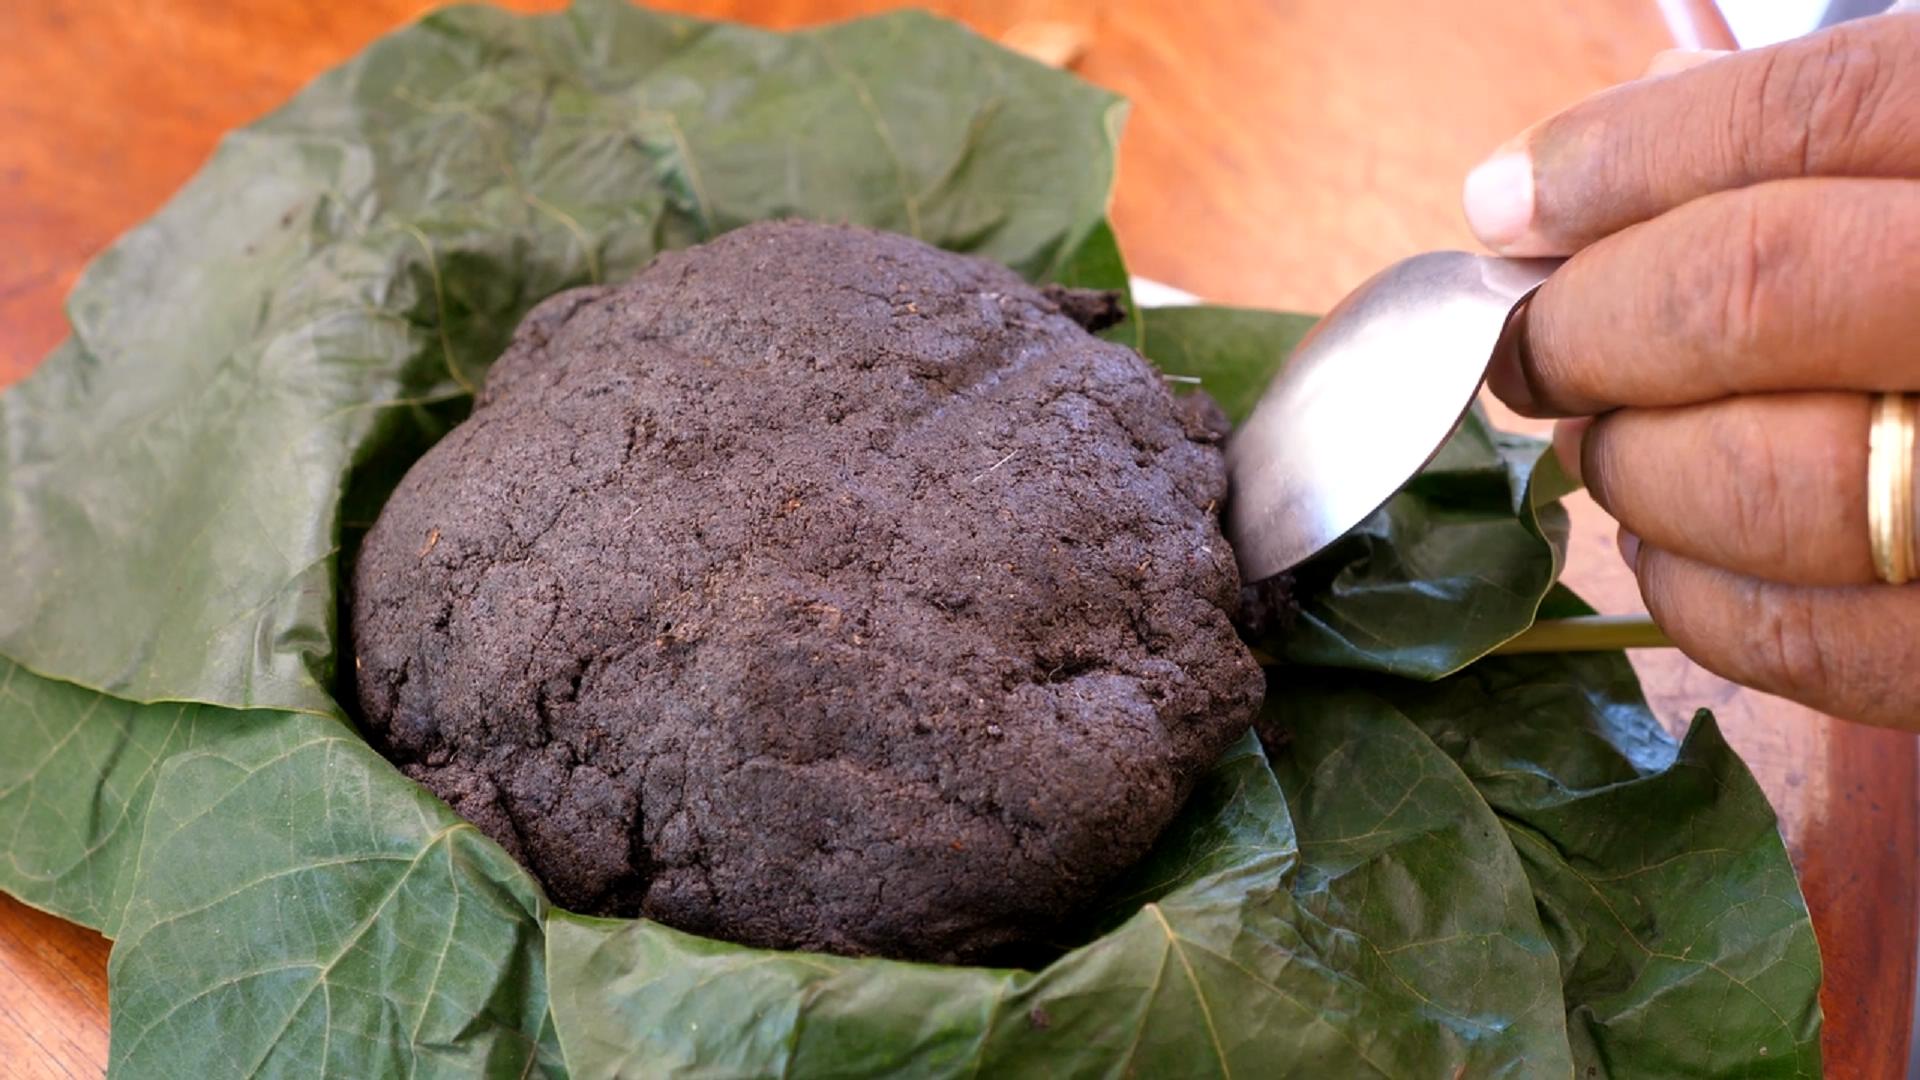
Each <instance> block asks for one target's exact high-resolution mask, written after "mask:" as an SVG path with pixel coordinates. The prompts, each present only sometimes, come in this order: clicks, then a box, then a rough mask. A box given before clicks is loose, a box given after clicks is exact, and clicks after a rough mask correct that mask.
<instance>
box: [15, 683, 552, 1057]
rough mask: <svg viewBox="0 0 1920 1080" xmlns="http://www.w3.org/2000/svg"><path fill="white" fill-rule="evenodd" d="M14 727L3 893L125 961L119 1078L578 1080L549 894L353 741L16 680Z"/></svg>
mask: <svg viewBox="0 0 1920 1080" xmlns="http://www.w3.org/2000/svg"><path fill="white" fill-rule="evenodd" d="M0 724H4V725H5V729H6V730H7V731H8V733H9V748H10V753H9V756H8V757H7V758H6V759H5V761H4V762H0V821H4V822H5V823H6V824H7V830H6V835H7V836H8V837H9V840H8V842H7V845H6V848H5V851H6V856H7V857H6V858H5V860H4V861H0V887H4V888H5V889H6V890H7V891H9V892H11V893H14V894H15V895H16V896H19V897H21V898H22V899H25V900H27V901H29V902H31V903H34V904H36V905H38V906H41V907H44V908H46V909H48V910H51V911H53V912H55V913H57V914H60V915H63V916H66V917H68V918H72V919H76V920H79V921H81V922H84V923H86V924H87V925H90V926H95V927H98V928H101V929H102V930H104V931H105V932H106V933H108V934H109V935H110V936H113V937H115V938H116V939H117V940H116V942H115V945H114V949H113V954H112V958H111V962H110V965H109V979H110V984H111V986H112V1000H113V1013H112V1048H111V1053H112V1069H113V1071H114V1072H116V1073H119V1074H123V1075H128V1076H141V1077H144V1076H236V1075H257V1074H270V1075H278V1074H300V1075H313V1074H319V1073H323V1072H324V1073H327V1074H330V1075H338V1076H384V1075H416V1076H463V1077H464V1076H479V1075H484V1076H501V1077H520V1076H525V1075H528V1074H529V1073H531V1072H540V1073H543V1074H551V1075H562V1074H564V1071H565V1070H564V1066H563V1065H562V1063H561V1060H560V1057H559V1048H558V1044H557V1043H556V1042H555V1041H554V1038H553V1034H552V1031H551V1028H550V1025H549V1021H548V1012H547V1001H546V979H545V970H544V962H543V957H542V945H543V939H542V935H541V917H542V915H543V909H544V906H545V904H544V901H543V900H542V899H541V896H540V892H539V888H538V886H536V885H535V884H534V883H533V881H532V879H531V878H529V877H528V876H527V874H526V872H525V871H523V870H521V869H520V868H519V867H518V866H516V865H515V864H514V863H513V861H512V859H510V858H508V856H507V855H506V853H505V852H503V851H501V850H500V849H499V848H498V847H496V846H495V845H494V844H493V843H492V841H489V840H486V839H485V838H483V837H481V836H480V835H479V834H478V833H477V832H476V831H475V830H474V828H473V826H471V825H468V824H466V823H465V822H463V821H461V820H460V819H459V818H457V817H455V816H454V814H453V813H452V812H451V811H450V810H448V809H447V808H446V807H445V806H444V805H443V804H441V803H440V802H439V800H437V799H435V798H433V796H431V795H429V794H428V793H427V792H425V791H424V790H422V789H421V788H419V787H418V786H416V785H415V784H413V783H412V782H411V781H408V780H407V779H405V778H404V777H402V776H401V775H400V774H399V773H398V772H396V771H395V770H394V768H393V767H392V766H391V765H389V764H387V762H386V761H384V760H383V759H381V758H380V756H379V755H377V754H375V753H374V752H373V751H372V750H371V749H370V748H369V747H368V746H367V745H366V743H365V742H363V741H362V740H361V739H360V738H359V737H358V736H357V735H355V734H354V732H353V731H352V730H351V729H350V728H348V727H346V726H345V725H344V724H342V723H341V722H340V721H338V720H331V719H325V718H321V717H315V716H308V715H304V714H299V713H290V712H268V711H257V712H252V713H239V712H233V711H229V710H225V709H218V708H213V707H209V706H194V705H186V706H183V705H177V704H161V705H129V704H127V703H125V702H119V701H115V700H114V699H112V698H107V697H103V696H101V695H100V694H98V693H95V692H93V691H88V690H84V689H81V688H79V687H75V686H72V685H70V684H65V683H59V682H55V681H52V680H48V679H42V678H40V677H39V676H36V675H33V674H31V673H29V672H27V671H26V670H25V669H23V668H20V667H19V666H17V665H14V664H10V663H6V664H0ZM15 751H17V753H16V752H15Z"/></svg>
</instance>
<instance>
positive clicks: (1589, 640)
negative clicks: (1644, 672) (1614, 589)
mask: <svg viewBox="0 0 1920 1080" xmlns="http://www.w3.org/2000/svg"><path fill="white" fill-rule="evenodd" d="M1672 646H1673V641H1672V640H1671V639H1669V638H1668V637H1667V634H1666V631H1664V630H1662V629H1660V628H1659V627H1658V626H1655V625H1654V623H1653V620H1652V619H1651V618H1649V617H1647V616H1645V615H1578V616H1574V617H1571V618H1566V619H1542V620H1540V621H1539V622H1536V623H1534V624H1533V625H1532V626H1529V627H1527V629H1526V630H1524V631H1522V632H1521V633H1520V635H1519V636H1518V637H1516V638H1514V639H1513V640H1511V641H1509V642H1507V643H1506V644H1504V645H1501V646H1500V647H1499V648H1497V649H1494V650H1493V651H1494V654H1495V655H1496V656H1505V655H1511V654H1514V653H1543V652H1610V651H1612V650H1614V649H1666V648H1671V647H1672Z"/></svg>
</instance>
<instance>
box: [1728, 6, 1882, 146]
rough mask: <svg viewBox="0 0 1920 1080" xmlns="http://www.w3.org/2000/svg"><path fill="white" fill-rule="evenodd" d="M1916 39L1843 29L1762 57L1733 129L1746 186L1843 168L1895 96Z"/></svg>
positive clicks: (1737, 108) (1741, 100)
mask: <svg viewBox="0 0 1920 1080" xmlns="http://www.w3.org/2000/svg"><path fill="white" fill-rule="evenodd" d="M1911 37H1912V35H1911V34H1905V33H1899V32H1895V33H1887V32H1883V31H1882V30H1881V29H1880V28H1877V27H1866V28H1863V27H1859V26H1841V27H1838V28H1836V29H1833V30H1830V31H1828V32H1826V33H1823V34H1818V35H1815V36H1812V37H1809V38H1806V39H1804V40H1802V41H1799V42H1794V43H1791V44H1789V45H1785V46H1780V47H1776V48H1774V49H1770V50H1767V51H1766V53H1765V55H1764V56H1762V57H1759V58H1757V62H1756V63H1755V65H1754V68H1753V71H1752V74H1751V75H1750V77H1749V78H1750V83H1749V85H1748V86H1747V87H1745V88H1743V89H1744V90H1745V92H1744V93H1740V94H1738V95H1737V96H1736V97H1735V99H1734V103H1733V107H1734V109H1735V118H1734V121H1733V123H1731V124H1730V125H1729V131H1730V133H1731V138H1733V139H1734V141H1735V142H1736V144H1737V152H1738V154H1739V155H1740V157H1741V158H1743V159H1744V164H1745V166H1746V172H1747V180H1748V181H1749V182H1752V181H1758V180H1768V179H1778V178H1781V177H1785V176H1813V175H1820V174H1822V173H1826V172H1829V171H1833V170H1836V169H1840V170H1844V169H1845V167H1846V165H1845V163H1846V162H1848V161H1849V160H1850V159H1852V158H1854V157H1856V156H1857V150H1858V148H1859V146H1860V145H1861V141H1862V140H1863V139H1865V138H1867V137H1868V136H1869V133H1870V132H1872V131H1873V130H1875V128H1876V126H1877V124H1878V122H1879V120H1880V118H1881V117H1882V116H1883V115H1884V114H1885V112H1886V110H1887V109H1888V108H1889V106H1890V104H1891V103H1892V102H1893V101H1894V100H1895V98H1896V97H1897V91H1896V86H1897V82H1898V80H1899V78H1900V75H1901V71H1900V68H1901V67H1902V66H1903V65H1902V64H1901V63H1900V60H1901V56H1902V55H1903V54H1904V53H1906V52H1909V51H1911V49H1910V48H1909V47H1908V46H1909V45H1910V44H1911V43H1910V42H1909V41H1908V40H1907V39H1908V38H1911Z"/></svg>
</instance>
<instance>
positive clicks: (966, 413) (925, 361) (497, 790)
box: [353, 222, 1262, 961]
mask: <svg viewBox="0 0 1920 1080" xmlns="http://www.w3.org/2000/svg"><path fill="white" fill-rule="evenodd" d="M1063 303H1065V304H1066V306H1068V307H1069V308H1071V309H1073V310H1076V311H1080V312H1091V313H1094V314H1093V315H1091V316H1087V317H1092V318H1098V317H1100V316H1099V314H1098V313H1099V312H1102V311H1105V310H1107V309H1106V308H1104V307H1102V305H1101V304H1099V303H1097V302H1090V298H1089V297H1087V296H1084V295H1070V294H1066V293H1061V292H1058V291H1056V292H1054V293H1053V294H1051V296H1050V295H1049V294H1047V293H1043V292H1042V291H1040V290H1037V289H1034V288H1032V287H1030V286H1028V285H1026V284H1024V283H1022V282H1021V281H1020V280H1019V279H1018V278H1017V277H1016V276H1015V275H1013V274H1012V273H1010V272H1008V271H1007V270H1005V269H1003V268H1001V267H998V266H994V265H991V264H989V263H986V262H982V261H979V260H976V259H971V258H966V257H962V256H958V255H953V254H949V253H946V252H942V251H939V250H936V249H934V248H932V247H928V246H927V245H925V244H922V243H919V242H917V241H914V240H910V239H907V238H905V237H900V236H893V235H889V234H886V233H879V232H872V231H869V230H865V229H856V228H843V227H829V226H822V225H813V224H805V223H800V222H785V223H778V224H763V225H754V226H750V227H747V228H743V229H740V230H737V231H735V232H731V233H728V234H726V235H725V236H723V237H721V238H719V239H717V240H715V241H713V242H711V243H709V244H705V245H703V246H701V247H697V248H694V249H691V250H688V251H682V252H677V253H672V254H666V255H662V256H660V257H659V258H658V259H656V260H655V261H654V262H653V264H652V265H650V266H649V267H647V269H645V270H644V271H642V272H641V273H640V274H639V276H637V277H636V278H634V279H633V280H632V281H630V282H628V283H627V284H625V285H620V286H616V287H610V288H589V289H579V290H575V291H573V292H568V293H565V294H562V295H560V296H556V297H554V298H552V299H551V300H548V301H547V302H546V303H544V304H542V305H540V306H539V307H538V308H537V309H535V310H534V312H533V313H532V314H530V315H529V316H528V317H527V319H526V321H525V322H524V323H523V324H522V325H521V327H520V329H519V332H518V334H517V336H516V337H515V339H514V342H513V344H512V346H511V347H510V348H509V349H508V351H507V353H506V355H505V356H503V357H502V358H501V360H500V361H499V363H498V364H497V365H496V366H495V367H494V369H493V371H492V373H491V375H490V376H489V378H488V380H487V385H486V389H485V392H484V393H483V394H482V395H481V398H480V400H479V402H478V403H477V406H476V408H475V410H474V412H473V415H472V417H471V419H469V420H467V421H466V422H465V423H464V424H461V425H460V426H459V427H458V428H457V429H455V430H454V431H453V432H452V433H450V434H449V435H448V436H447V437H446V438H445V439H443V440H442V441H441V442H440V443H439V445H437V446H435V447H434V448H433V450H432V451H431V452H430V453H428V454H427V455H426V456H425V457H423V458H422V459H421V460H420V461H419V463H418V464H416V465H415V466H414V467H413V470H412V471H411V472H410V473H408V474H407V477H406V479H405V481H404V482H403V483H401V485H400V487H399V489H398V490H397V491H396V492H395V493H394V495H393V497H392V499H391V500H390V501H389V502H388V504H387V506H386V508H385V510H384V511H383V512H382V513H381V515H380V520H379V522H378V524H376V525H375V526H374V528H373V530H372V532H371V533H370V534H369V535H368V536H367V539H366V542H365V544H364V546H363V547H362V549H361V553H360V558H359V561H358V564H357V566H356V568H355V573H354V581H353V586H354V593H353V631H354V640H355V647H356V652H357V669H358V682H359V693H360V703H361V707H362V709H363V711H364V720H365V724H366V727H367V729H368V733H369V735H370V736H371V737H372V738H373V739H374V741H375V742H376V743H377V744H378V745H380V746H381V747H383V748H384V749H385V750H386V751H387V753H389V754H390V755H391V756H392V757H393V759H394V760H395V761H396V762H398V763H400V764H401V766H402V767H403V768H404V769H405V770H406V772H407V774H408V775H409V776H412V777H414V778H416V779H418V780H420V781H421V782H422V783H424V784H426V785H427V786H428V787H429V788H431V789H432V790H434V791H435V792H437V793H438V794H440V795H441V796H442V797H443V798H445V799H447V800H448V801H449V802H450V803H451V804H452V805H453V807H454V808H455V809H456V810H458V811H459V812H460V813H461V814H463V815H465V816H466V817H467V818H468V819H470V820H472V821H473V822H474V823H475V824H477V825H478V826H479V827H480V828H481V829H483V830H484V831H485V832H486V833H487V834H488V835H489V836H492V837H493V838H494V839H496V840H498V841H499V842H500V843H501V844H503V845H505V846H506V848H507V849H508V850H509V851H511V852H513V854H514V855H515V856H516V857H517V858H519V859H520V860H521V861H522V862H523V863H525V864H526V865H527V866H529V867H530V868H531V869H532V870H533V871H534V873H535V874H537V875H538V876H539V877H540V879H541V880H542V881H543V882H544V883H545V884H546V886H547V888H548V890H549V892H550V893H551V894H552V896H553V898H554V900H555V901H556V902H557V903H559V904H561V905H562V906H564V907H567V908H570V909H572V910H576V911H583V912H591V913H601V914H620V915H634V914H639V915H645V916H647V917H649V918H653V919H657V920H659V921H661V922H664V923H667V924H669V925H672V926H676V927H679V928H681V929H684V930H689V931H693V932H696V933H701V934H707V935H711V936H714V937H719V938H726V939H729V940H733V941H738V942H744V943H748V944H752V945H757V946H765V947H773V948H791V949H815V950H824V951H828V952H835V953H843V954H852V955H857V954H881V955H886V956H895V957H911V958H922V959H930V960H942V961H968V960H977V959H980V958H983V957H994V956H1005V955H1007V950H1008V949H1009V948H1012V947H1015V946H1019V945H1021V944H1023V943H1030V942H1034V941H1044V940H1047V939H1048V936H1049V935H1050V934H1051V933H1053V932H1054V931H1055V929H1056V927H1057V925H1058V924H1059V923H1060V921H1061V920H1062V919H1063V918H1065V917H1066V916H1068V915H1070V914H1072V913H1073V911H1074V909H1075V908H1076V907H1077V906H1079V905H1081V904H1083V903H1084V902H1086V901H1087V900H1089V899H1090V898H1091V897H1092V896H1093V895H1094V894H1095V893H1096V892H1097V891H1098V890H1099V889H1100V888H1101V887H1102V886H1103V885H1105V884H1106V883H1107V882H1109V881H1110V880H1111V879H1112V878H1113V877H1114V876H1115V874H1116V873H1117V872H1118V871H1120V870H1121V869H1123V868H1124V867H1126V866H1127V865H1128V864H1129V863H1132V862H1133V861H1135V860H1137V859H1138V858H1139V857H1140V856H1141V855H1142V854H1143V853H1144V852H1145V851H1146V849H1147V847H1148V845H1149V844H1151V843H1152V842H1153V840H1154V838H1155V837H1156V836H1157V835H1158V834H1159V833H1160V831H1161V829H1162V828H1163V827H1164V826H1165V825H1166V824H1167V823H1168V821H1169V820H1170V819H1171V818H1172V817H1173V815H1174V813H1175V812H1176V811H1177V810H1178V809H1179V807H1180V805H1181V803H1182V801H1183V800H1184V799H1185V798H1186V796H1187V794H1188V791H1189V788H1190V786H1191V784H1192V782H1193V780H1194V778H1195V777H1196V775H1197V774H1198V773H1200V772H1201V771H1203V770H1205V769H1206V768H1207V767H1208V766H1209V765H1210V764H1211V763H1212V762H1213V761H1214V760H1215V759H1216V758H1218V756H1219V755H1220V754H1221V753H1222V752H1223V751H1224V749H1225V748H1226V747H1227V746H1228V745H1229V744H1230V743H1231V742H1232V741H1233V740H1234V739H1235V738H1236V737H1237V736H1239V735H1240V734H1241V733H1242V732H1243V731H1245V730H1246V729H1247V727H1248V725H1249V724H1250V722H1251V721H1252V719H1253V714H1254V712H1255V710H1256V708H1257V707H1258V704H1259V701H1260V696H1261V692H1262V679H1261V674H1260V671H1259V669H1258V668H1257V667H1256V666H1255V664H1254V661H1253V660H1252V658H1251V657H1250V656H1249V654H1248V652H1247V650H1246V649H1245V648H1244V647H1243V646H1242V645H1241V643H1240V641H1239V640H1238V638H1237V637H1236V636H1235V633H1234V629H1233V626H1232V625H1231V623H1230V621H1229V613H1230V612H1231V611H1232V610H1233V608H1234V605H1235V603H1236V598H1237V591H1238V588H1239V579H1238V575H1237V573H1236V571H1235V568H1234V561H1233V555H1232V552H1231V551H1230V550H1229V549H1228V547H1227V544H1226V542H1225V541H1224V540H1223V539H1222V538H1221V535H1220V530H1219V527H1218V523H1217V519H1216V509H1217V507H1218V504H1219V503H1220V501H1221V500H1222V499H1223V498H1224V497H1225V495H1226V472H1225V465H1224V463H1223V461H1222V458H1221V454H1220V452H1219V449H1218V445H1217V444H1218V441H1219V439H1220V438H1221V436H1222V434H1223V433H1224V430H1225V424H1224V422H1223V420H1222V419H1221V417H1220V415H1219V412H1218V410H1216V409H1214V408H1213V406H1212V405H1211V404H1210V403H1209V402H1207V401H1206V400H1205V399H1203V398H1200V397H1197V396H1195V397H1186V398H1179V399H1176V398H1175V397H1174V396H1173V395H1171V394H1170V393H1168V391H1167V389H1166V387H1165V386H1164V385H1163V384H1162V381H1161V380H1160V379H1159V378H1158V377H1157V375H1156V374H1155V372H1154V371H1153V369H1152V368H1150V367H1149V366H1148V365H1147V364H1146V363H1145V362H1144V361H1142V360H1141V359H1140V358H1139V357H1138V356H1136V355H1135V354H1134V353H1132V352H1131V351H1129V350H1127V349H1125V348H1122V347H1120V346H1118V345H1113V344H1109V343H1106V342H1103V341H1100V340H1099V339H1097V338H1094V337H1092V336H1091V335H1090V334H1088V333H1087V332H1086V330H1084V329H1083V328H1082V327H1081V326H1080V325H1079V324H1077V323H1076V322H1074V321H1073V319H1071V318H1069V317H1067V316H1066V315H1065V314H1063V313H1062V309H1063Z"/></svg>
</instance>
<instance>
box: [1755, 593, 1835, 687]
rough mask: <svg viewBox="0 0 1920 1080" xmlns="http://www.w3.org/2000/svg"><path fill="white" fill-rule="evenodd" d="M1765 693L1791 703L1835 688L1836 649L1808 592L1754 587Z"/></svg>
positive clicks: (1759, 655)
mask: <svg viewBox="0 0 1920 1080" xmlns="http://www.w3.org/2000/svg"><path fill="white" fill-rule="evenodd" d="M1754 587H1755V588H1756V589H1757V590H1758V593H1759V596H1758V601H1759V602H1758V603H1757V604H1756V605H1755V606H1756V608H1757V609H1758V610H1757V612H1756V615H1757V618H1756V619H1755V625H1756V628H1757V638H1758V640H1757V641H1756V645H1757V646H1758V649H1757V655H1758V658H1759V660H1760V662H1761V664H1762V666H1763V672H1762V674H1763V675H1764V680H1756V681H1763V682H1764V683H1765V684H1766V685H1765V687H1764V688H1766V689H1772V690H1774V691H1776V692H1778V693H1781V694H1783V695H1785V696H1788V697H1795V698H1807V697H1819V696H1824V695H1825V692H1826V691H1827V690H1828V689H1830V687H1831V686H1832V683H1833V672H1834V664H1835V661H1836V655H1835V653H1834V643H1833V641H1832V639H1831V638H1830V636H1829V634H1828V633H1827V628H1826V626H1825V624H1824V623H1823V622H1822V621H1821V620H1820V618H1819V614H1818V611H1817V610H1816V605H1815V604H1814V603H1812V601H1811V599H1810V597H1809V596H1808V595H1807V593H1805V592H1804V591H1803V590H1799V589H1785V588H1781V587H1778V586H1774V587H1766V586H1758V585H1756V586H1754Z"/></svg>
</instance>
